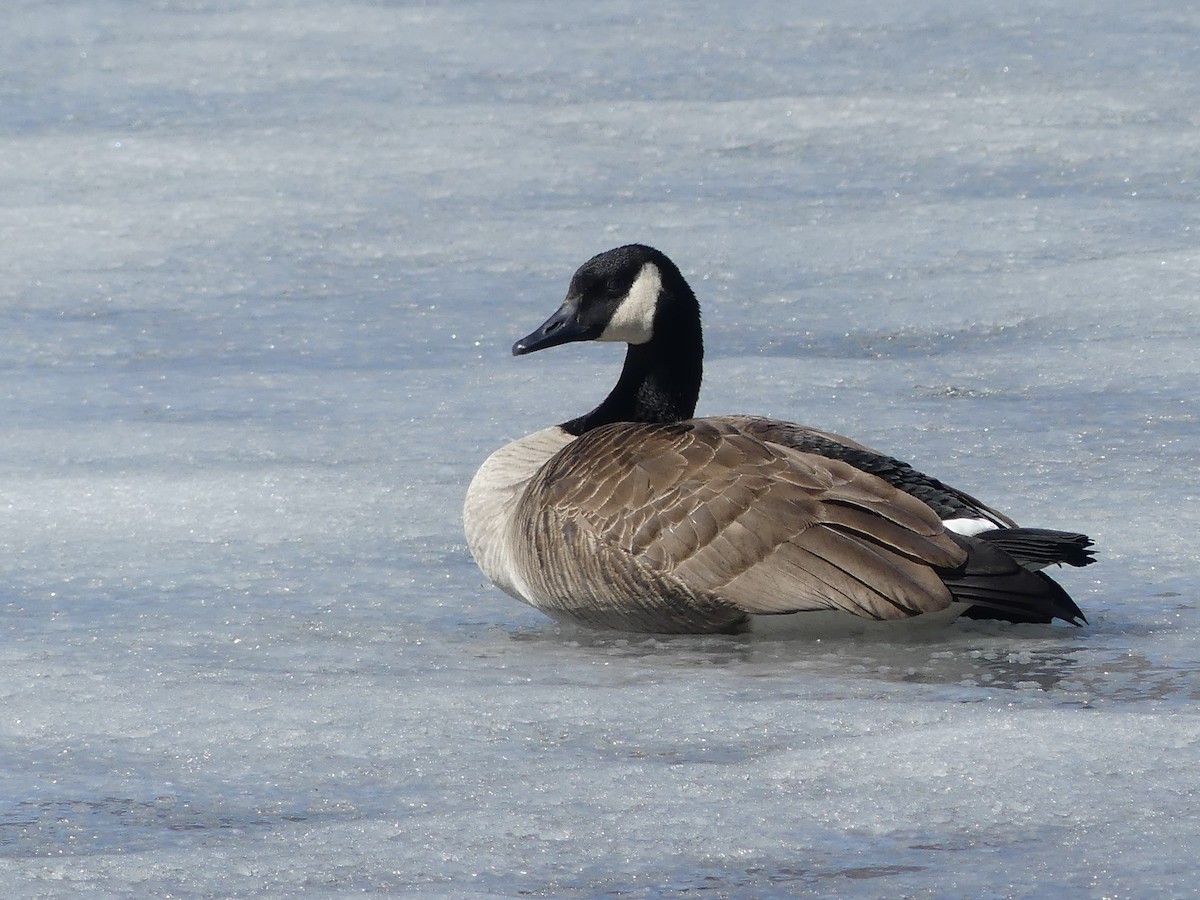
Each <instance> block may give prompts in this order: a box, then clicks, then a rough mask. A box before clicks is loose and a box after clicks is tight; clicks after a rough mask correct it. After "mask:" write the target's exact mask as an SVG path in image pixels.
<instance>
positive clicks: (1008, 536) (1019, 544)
mask: <svg viewBox="0 0 1200 900" xmlns="http://www.w3.org/2000/svg"><path fill="white" fill-rule="evenodd" d="M975 537H977V538H978V539H979V540H981V541H987V542H988V543H990V544H995V545H996V546H998V547H1000V548H1001V549H1003V550H1004V552H1005V553H1007V554H1008V555H1009V556H1011V557H1012V558H1013V559H1015V560H1016V561H1017V562H1018V563H1020V564H1021V565H1022V566H1024V567H1025V568H1026V569H1029V570H1031V571H1036V570H1038V569H1044V568H1045V567H1046V566H1051V565H1059V564H1063V565H1068V566H1090V565H1091V564H1092V563H1094V562H1095V561H1096V557H1095V555H1094V554H1093V552H1092V551H1091V550H1089V549H1088V548H1089V547H1091V546H1092V539H1091V538H1089V537H1088V536H1087V535H1086V534H1078V533H1076V532H1071V531H1053V530H1051V529H1049V528H996V529H993V530H991V531H982V532H980V533H979V534H977V535H975Z"/></svg>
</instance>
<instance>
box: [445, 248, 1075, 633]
mask: <svg viewBox="0 0 1200 900" xmlns="http://www.w3.org/2000/svg"><path fill="white" fill-rule="evenodd" d="M571 341H621V342H624V343H626V344H628V349H627V351H626V355H625V365H624V368H623V369H622V371H621V375H620V378H619V379H618V381H617V384H616V386H615V387H614V388H613V389H612V392H611V393H609V395H608V396H607V397H606V398H605V399H604V401H603V402H602V403H601V404H600V405H599V406H597V407H596V408H595V409H593V410H592V411H591V412H588V413H586V414H585V415H582V416H580V417H579V418H577V419H572V420H571V421H569V422H564V423H563V424H562V425H556V426H553V427H551V428H545V429H542V430H541V431H537V432H534V433H533V434H531V435H529V436H528V437H524V438H521V439H520V440H517V441H514V442H513V443H511V444H508V445H507V446H504V447H501V448H500V449H499V450H497V451H496V452H495V453H493V454H492V455H491V456H490V457H489V458H488V459H487V460H486V461H485V462H484V463H483V465H482V467H480V469H479V471H478V473H477V474H476V475H475V477H474V479H473V480H472V482H471V486H470V488H469V489H468V491H467V497H466V503H465V506H464V510H463V519H464V525H465V529H466V536H467V543H468V545H469V546H470V549H471V553H472V555H473V556H474V557H475V560H476V562H477V563H478V564H479V567H480V568H481V569H482V570H483V572H484V574H485V575H487V577H488V578H490V579H491V580H492V581H493V582H495V584H496V585H497V586H499V587H500V588H501V589H503V590H504V591H506V592H507V593H509V594H511V595H512V596H513V597H516V598H517V599H518V600H523V601H524V602H526V603H529V604H531V605H532V606H535V607H537V608H538V609H540V610H542V611H543V612H545V613H547V614H549V615H551V616H553V617H554V618H556V619H560V620H563V621H571V622H578V623H584V624H587V625H591V626H596V627H601V628H612V629H618V630H623V631H642V632H736V631H740V630H744V629H746V628H747V627H748V626H751V625H752V623H754V622H755V621H756V620H761V619H762V617H764V616H777V615H780V614H785V613H803V612H805V611H815V610H840V611H843V612H844V613H850V614H853V615H854V616H861V617H864V618H866V619H882V620H901V619H910V618H912V617H916V616H921V615H925V614H931V613H936V612H940V611H946V612H948V613H949V614H950V616H952V615H953V614H954V613H955V612H956V611H960V610H967V611H968V614H969V615H973V616H975V617H982V618H1003V619H1008V620H1011V621H1020V622H1049V621H1051V620H1052V619H1055V618H1058V619H1063V620H1064V621H1067V622H1072V623H1074V624H1080V623H1082V622H1084V621H1086V620H1085V619H1084V615H1083V613H1082V612H1081V611H1080V610H1079V607H1078V606H1076V605H1075V603H1074V601H1072V600H1071V598H1070V597H1068V596H1067V594H1066V592H1065V591H1064V590H1063V589H1062V588H1061V587H1060V586H1059V585H1058V584H1057V583H1055V582H1054V581H1053V580H1051V579H1050V578H1049V577H1048V576H1047V575H1045V573H1043V572H1041V571H1040V569H1042V568H1044V567H1045V566H1047V565H1050V564H1053V563H1067V564H1069V565H1074V566H1083V565H1087V564H1088V563H1090V562H1092V561H1093V560H1092V555H1091V551H1089V550H1088V549H1087V548H1088V547H1089V546H1090V545H1091V543H1092V542H1091V540H1090V539H1089V538H1088V537H1087V536H1085V535H1082V534H1072V533H1067V532H1059V531H1048V530H1044V529H1028V528H1018V527H1017V526H1016V523H1015V522H1013V521H1012V520H1011V519H1009V518H1008V517H1007V516H1005V515H1004V514H1002V513H1000V512H997V511H996V510H994V509H992V508H990V507H988V506H985V505H984V504H982V503H980V502H979V501H978V500H976V499H975V498H973V497H971V496H970V495H968V494H965V493H963V492H962V491H958V490H955V489H954V488H951V487H948V486H947V485H945V484H943V483H942V482H940V481H938V480H937V479H935V478H931V477H929V476H927V475H924V474H922V473H920V472H918V471H917V470H915V469H913V468H912V467H911V466H910V465H908V464H907V463H903V462H901V461H899V460H897V459H893V458H892V457H889V456H886V455H885V454H882V453H879V452H877V451H875V450H872V449H870V448H868V447H865V446H863V445H861V444H858V443H856V442H854V441H851V440H849V439H847V438H844V437H840V436H838V435H836V434H831V433H828V432H822V431H816V430H814V429H811V428H806V427H803V426H800V425H794V424H791V423H788V422H781V421H776V420H774V419H766V418H757V417H753V416H719V417H713V418H701V419H694V418H692V414H693V413H694V411H695V408H696V400H697V398H698V395H699V392H700V379H701V369H702V360H703V355H704V353H703V342H702V338H701V328H700V309H699V306H698V304H697V302H696V297H695V295H694V294H693V293H692V290H691V288H690V287H689V286H688V284H687V282H686V281H685V280H684V278H683V276H682V275H681V274H680V272H679V269H678V268H676V266H675V264H674V263H672V262H671V261H670V260H669V259H668V258H667V257H666V256H665V255H664V254H662V253H660V252H659V251H657V250H654V249H652V248H650V247H646V246H643V245H640V244H632V245H628V246H624V247H618V248H616V249H614V250H609V251H608V252H606V253H601V254H599V255H598V256H595V257H593V258H592V259H590V260H589V261H588V262H586V263H585V264H584V265H583V266H582V267H581V268H580V269H579V270H578V271H577V272H576V273H575V276H574V278H572V280H571V285H570V288H569V290H568V291H567V296H566V299H565V300H564V301H563V304H562V306H561V307H560V308H559V310H558V311H557V312H556V313H554V315H552V316H551V317H550V318H549V319H547V320H546V322H545V323H544V324H543V325H542V326H541V327H540V328H538V329H537V330H536V331H534V332H533V333H532V334H530V335H528V336H527V337H524V338H521V340H519V341H517V343H516V344H515V345H514V346H513V354H514V355H515V356H521V355H524V354H526V353H533V352H535V351H537V350H544V349H546V348H547V347H554V346H557V345H559V344H565V343H568V342H571ZM797 618H798V619H799V620H801V622H802V617H797ZM931 618H932V617H931Z"/></svg>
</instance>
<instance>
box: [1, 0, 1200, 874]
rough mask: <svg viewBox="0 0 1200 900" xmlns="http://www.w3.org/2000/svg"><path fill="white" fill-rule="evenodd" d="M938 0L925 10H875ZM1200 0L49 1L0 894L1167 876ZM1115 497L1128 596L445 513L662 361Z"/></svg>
mask: <svg viewBox="0 0 1200 900" xmlns="http://www.w3.org/2000/svg"><path fill="white" fill-rule="evenodd" d="M892 6H896V7H897V8H896V9H890V8H889V7H892ZM1198 46H1200V16H1197V14H1196V12H1195V10H1194V9H1193V8H1192V7H1191V5H1189V4H1182V3H1180V4H1169V3H1168V4H1152V3H1138V2H1129V0H1121V2H1116V0H1087V2H1083V3H1079V4H1070V5H1064V6H1062V7H1061V9H1058V8H1053V7H1050V6H1047V5H1045V4H1034V3H1020V2H1019V3H1014V4H1001V5H996V4H989V3H981V2H977V3H945V2H917V3H909V4H902V5H898V4H875V3H859V2H853V0H851V2H838V3H817V4H807V3H806V4H793V5H790V6H789V5H787V4H778V3H771V2H765V0H743V2H739V3H736V4H734V3H726V4H723V3H712V2H709V3H677V2H671V3H660V4H633V3H627V2H617V0H595V2H592V3H588V4H559V5H551V4H545V3H534V2H519V0H512V2H488V3H464V2H426V3H416V2H414V3H411V4H369V3H342V4H327V3H317V2H309V0H293V2H286V0H262V2H253V3H232V2H228V0H213V2H207V0H205V2H195V3H157V4H149V3H147V4H133V3H123V2H117V0H112V2H107V3H106V2H91V0H89V2H75V3H71V2H66V3H42V2H31V0H24V2H12V3H9V4H7V5H6V7H5V28H4V29H3V30H2V33H0V99H2V102H0V129H2V130H3V152H2V153H0V195H2V196H3V197H4V203H3V204H2V205H0V259H2V260H3V266H4V272H5V278H4V282H3V287H2V288H0V291H2V292H3V293H2V298H3V303H2V306H0V420H2V421H3V422H4V440H3V442H0V484H2V494H0V497H2V504H3V506H2V508H3V509H4V510H5V512H6V515H5V516H4V517H3V518H2V519H0V538H2V541H3V544H2V546H3V554H2V556H0V566H2V577H0V610H2V611H3V615H4V618H5V629H4V637H3V639H0V703H2V708H3V712H2V714H0V735H2V737H0V889H3V893H4V894H5V895H6V896H77V895H88V894H102V895H106V896H130V897H143V896H154V895H160V896H167V895H170V896H176V897H193V896H194V897H199V896H246V895H250V894H255V893H264V892H274V893H280V894H294V893H302V892H312V893H317V894H327V893H351V892H355V893H359V892H366V893H372V892H377V893H386V894H391V895H417V896H464V895H471V894H477V895H489V896H512V895H517V894H532V895H534V896H579V897H585V896H597V895H608V894H625V895H631V896H675V895H683V894H705V895H709V896H755V897H761V896H789V895H794V894H797V893H804V892H812V893H817V894H838V895H843V896H855V895H858V896H900V895H910V896H911V895H934V896H994V897H1001V896H1034V895H1038V896H1045V895H1049V894H1056V895H1062V894H1072V895H1080V896H1110V895H1131V894H1135V895H1142V896H1146V895H1158V896H1172V895H1179V894H1181V893H1183V892H1187V891H1191V890H1194V886H1195V859H1196V856H1197V854H1198V853H1200V825H1198V824H1197V819H1196V816H1195V810H1196V805H1197V796H1196V771H1197V769H1198V767H1200V716H1198V714H1197V700H1198V699H1200V677H1198V672H1200V642H1198V640H1197V637H1196V634H1197V626H1200V612H1198V604H1197V599H1198V590H1197V588H1198V585H1200V577H1198V575H1197V568H1196V553H1195V550H1194V547H1193V545H1194V544H1195V540H1196V534H1197V531H1198V526H1200V503H1198V502H1197V494H1198V492H1200V490H1198V480H1200V476H1198V475H1197V471H1198V463H1200V427H1198V422H1197V410H1196V385H1197V376H1198V374H1200V362H1198V358H1197V352H1196V348H1197V338H1198V336H1200V324H1198V320H1197V316H1196V309H1197V286H1198V285H1200V250H1198V249H1197V248H1198V240H1197V239H1198V237H1200V233H1198V231H1200V204H1198V203H1197V200H1198V199H1200V196H1198V194H1200V182H1198V180H1197V178H1198V177H1200V173H1198V171H1197V160H1198V159H1200V114H1198V113H1197V110H1200V54H1198V53H1197V47H1198ZM631 240H639V241H645V242H648V243H653V244H656V245H658V246H659V247H661V248H662V249H663V250H665V251H666V252H667V253H668V254H670V255H671V256H672V257H673V258H675V259H676V261H677V262H678V263H679V264H680V266H681V267H682V268H683V269H684V271H685V272H686V273H688V274H689V276H690V277H691V279H692V282H693V284H694V286H695V287H696V288H697V291H698V293H699V294H700V296H701V301H702V303H703V305H704V310H705V320H706V324H707V328H708V330H707V344H708V350H709V361H708V367H707V382H706V386H705V393H704V396H703V398H702V401H701V404H702V412H706V413H717V412H758V413H764V414H771V415H778V416H784V417H787V418H791V419H796V420H801V421H805V422H809V423H812V424H817V425H821V426H823V427H826V428H830V429H833V430H837V431H840V432H843V433H846V434H850V435H853V436H855V437H857V438H859V439H861V440H864V441H867V442H869V443H871V444H873V445H876V446H880V447H884V448H887V449H889V450H891V451H893V452H895V453H897V454H898V455H901V456H904V457H906V458H908V459H910V460H913V461H915V462H917V463H919V464H920V465H921V466H922V467H924V468H926V469H928V470H930V471H932V472H934V473H935V474H938V475H940V476H941V477H943V478H945V479H946V480H947V481H950V482H951V483H953V484H956V485H959V486H962V487H964V488H966V489H968V490H971V491H972V492H974V493H976V494H978V495H980V496H981V497H983V498H985V499H986V500H988V501H990V502H992V503H995V504H996V505H998V506H1000V507H1001V508H1003V509H1005V510H1007V511H1008V512H1010V513H1012V514H1013V515H1014V516H1016V517H1017V518H1018V519H1019V520H1020V521H1022V522H1025V523H1027V524H1032V525H1042V526H1047V527H1064V528H1078V529H1081V530H1086V531H1088V532H1089V533H1090V534H1092V535H1093V536H1094V537H1095V538H1096V540H1097V543H1098V545H1099V547H1100V550H1101V553H1102V556H1101V560H1102V561H1101V562H1100V563H1099V564H1098V565H1096V566H1094V567H1092V568H1089V569H1087V570H1082V571H1069V572H1064V573H1062V575H1061V578H1062V580H1063V582H1064V583H1065V584H1066V585H1067V586H1068V588H1069V589H1070V591H1071V592H1072V594H1073V595H1074V596H1075V598H1076V599H1077V600H1078V601H1079V603H1080V605H1081V606H1082V607H1083V608H1084V609H1085V610H1086V612H1087V613H1088V616H1089V618H1090V620H1091V625H1089V626H1088V627H1086V628H1083V629H1078V630H1076V629H1071V628H1066V627H1031V626H1025V627H1005V626H1000V625H980V624H975V625H971V624H964V625H959V626H955V627H952V628H950V629H947V630H945V631H942V632H936V633H933V634H927V635H922V636H916V637H909V638H904V639H897V640H886V639H878V638H875V637H859V638H847V639H842V640H832V639H825V640H821V641H795V640H793V641H761V640H760V641H753V640H749V639H744V638H743V639H737V638H720V639H718V638H676V639H671V640H661V639H656V638H649V637H636V636H622V635H611V634H584V633H578V632H572V631H567V630H563V629H560V628H559V627H557V626H555V625H553V624H551V623H550V622H548V621H547V620H545V619H544V618H542V617H541V616H540V615H539V614H538V613H536V612H534V611H532V610H530V609H527V608H524V607H522V606H520V605H519V604H516V603H514V602H513V601H512V600H510V599H509V598H508V597H506V596H505V595H503V594H501V593H500V592H499V591H497V590H495V589H494V588H491V587H490V586H488V585H486V584H484V583H483V579H482V576H481V575H480V574H479V573H478V571H477V570H476V568H475V566H474V565H473V563H472V562H471V560H470V558H469V556H468V554H467V552H466V549H465V547H464V544H463V538H462V534H461V526H460V522H459V510H460V506H461V500H462V495H463V491H464V490H465V486H466V484H467V482H468V481H469V479H470V476H471V474H472V473H473V471H474V469H475V467H476V466H477V465H478V464H479V462H480V461H481V460H482V459H483V457H484V456H486V454H487V453H488V452H490V451H491V450H492V449H494V448H495V447H496V446H498V445H499V444H501V443H503V442H504V441H506V440H509V439H511V438H513V437H515V436H517V435H520V434H523V433H527V432H529V431H531V430H533V429H535V428H540V427H542V426H544V425H546V424H550V423H553V422H558V421H563V420H564V419H567V418H569V417H571V416H574V415H576V414H578V413H579V412H581V411H583V410H584V409H586V408H588V407H589V406H590V405H591V404H593V403H594V402H596V401H597V400H598V399H599V398H600V396H601V395H602V394H603V393H604V391H605V387H606V385H607V384H608V383H610V382H611V380H612V379H613V378H614V377H615V374H616V370H617V367H618V366H619V352H618V351H617V350H616V349H615V348H612V347H583V346H574V347H568V348H560V349H558V350H555V351H552V352H548V353H545V354H539V355H537V356H536V357H531V358H529V359H521V360H513V359H511V358H510V357H509V355H508V347H509V346H510V344H511V342H512V341H513V340H514V339H515V338H516V337H518V336H520V335H522V334H524V333H526V332H527V331H529V330H530V328H532V327H533V326H535V325H536V324H538V323H539V322H540V321H541V320H542V319H543V318H544V317H545V316H546V315H547V314H548V313H549V312H550V311H551V310H552V309H553V308H554V307H555V306H556V305H557V302H558V300H559V299H560V298H561V296H562V293H563V291H564V289H565V287H566V283H567V281H568V279H569V277H570V274H571V272H572V271H573V270H574V268H575V266H577V265H578V264H579V263H581V262H582V261H583V260H584V259H586V258H587V257H589V256H590V255H592V254H593V253H595V252H598V251H600V250H603V249H607V248H608V247H610V246H613V245H616V244H618V243H623V242H626V241H631Z"/></svg>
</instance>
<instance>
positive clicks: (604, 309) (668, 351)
mask: <svg viewBox="0 0 1200 900" xmlns="http://www.w3.org/2000/svg"><path fill="white" fill-rule="evenodd" d="M575 341H611V342H623V343H625V344H626V345H627V350H626V354H625V365H624V368H623V369H622V371H621V377H620V379H619V380H618V381H617V385H616V387H614V388H613V390H612V393H610V394H609V396H608V397H607V398H606V399H605V400H604V402H603V403H601V404H600V405H599V406H598V407H596V408H595V409H594V410H592V411H591V412H590V413H587V414H586V415H583V416H580V417H579V418H578V419H572V420H571V421H570V422H566V423H564V424H563V426H562V427H563V428H565V429H566V430H567V431H569V432H571V433H572V434H583V433H584V432H585V431H589V430H591V429H592V428H596V427H599V426H600V425H606V424H609V423H611V422H677V421H680V420H683V419H687V418H691V416H692V414H693V413H694V412H695V409H696V400H697V398H698V397H699V394H700V380H701V378H702V375H703V360H704V342H703V337H702V335H701V329H700V307H699V305H698V304H697V302H696V295H695V294H694V293H692V289H691V287H690V286H689V285H688V283H687V281H686V280H685V279H684V277H683V275H682V274H681V273H680V271H679V269H678V268H677V267H676V266H675V264H674V263H673V262H671V260H670V259H668V258H667V256H666V255H665V254H663V253H661V252H660V251H658V250H655V249H654V248H653V247H647V246H646V245H644V244H627V245H626V246H623V247H617V248H615V249H613V250H608V251H606V252H604V253H600V254H597V255H596V256H593V257H592V258H591V259H589V260H588V261H587V262H586V263H584V264H583V265H582V266H580V267H579V269H578V270H577V271H576V272H575V275H574V276H573V277H572V278H571V284H570V286H569V287H568V289H567V296H566V298H565V299H564V300H563V302H562V305H561V306H560V307H559V308H558V310H557V311H556V312H555V313H554V314H553V315H552V316H550V318H548V319H547V320H546V321H545V322H543V323H542V324H541V325H540V326H539V327H538V328H537V329H535V330H534V331H532V332H530V333H529V334H528V335H526V336H525V337H523V338H521V339H520V340H519V341H517V342H516V343H515V344H514V345H513V348H512V352H513V355H514V356H524V355H526V354H529V353H534V352H536V351H538V350H546V349H548V348H550V347H557V346H559V345H560V344H568V343H573V342H575Z"/></svg>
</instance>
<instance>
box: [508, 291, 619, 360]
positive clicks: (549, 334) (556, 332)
mask: <svg viewBox="0 0 1200 900" xmlns="http://www.w3.org/2000/svg"><path fill="white" fill-rule="evenodd" d="M578 310H579V302H578V300H571V299H567V300H564V301H563V305H562V306H560V307H559V308H558V312H556V313H555V314H554V315H552V316H551V317H550V318H548V319H547V320H546V321H545V322H543V323H542V324H541V325H540V326H539V327H538V328H537V330H536V331H534V332H532V333H531V334H527V335H525V337H523V338H521V339H520V340H519V341H517V342H516V343H515V344H513V348H512V352H513V356H524V355H525V354H526V353H534V352H536V351H538V350H545V349H546V348H547V347H557V346H558V345H559V344H569V343H571V342H572V341H591V340H595V339H596V338H597V337H599V334H600V331H599V330H598V329H597V328H595V327H594V326H591V325H583V324H581V323H580V322H579V320H578V319H577V318H576V317H575V314H576V313H577V312H578Z"/></svg>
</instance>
